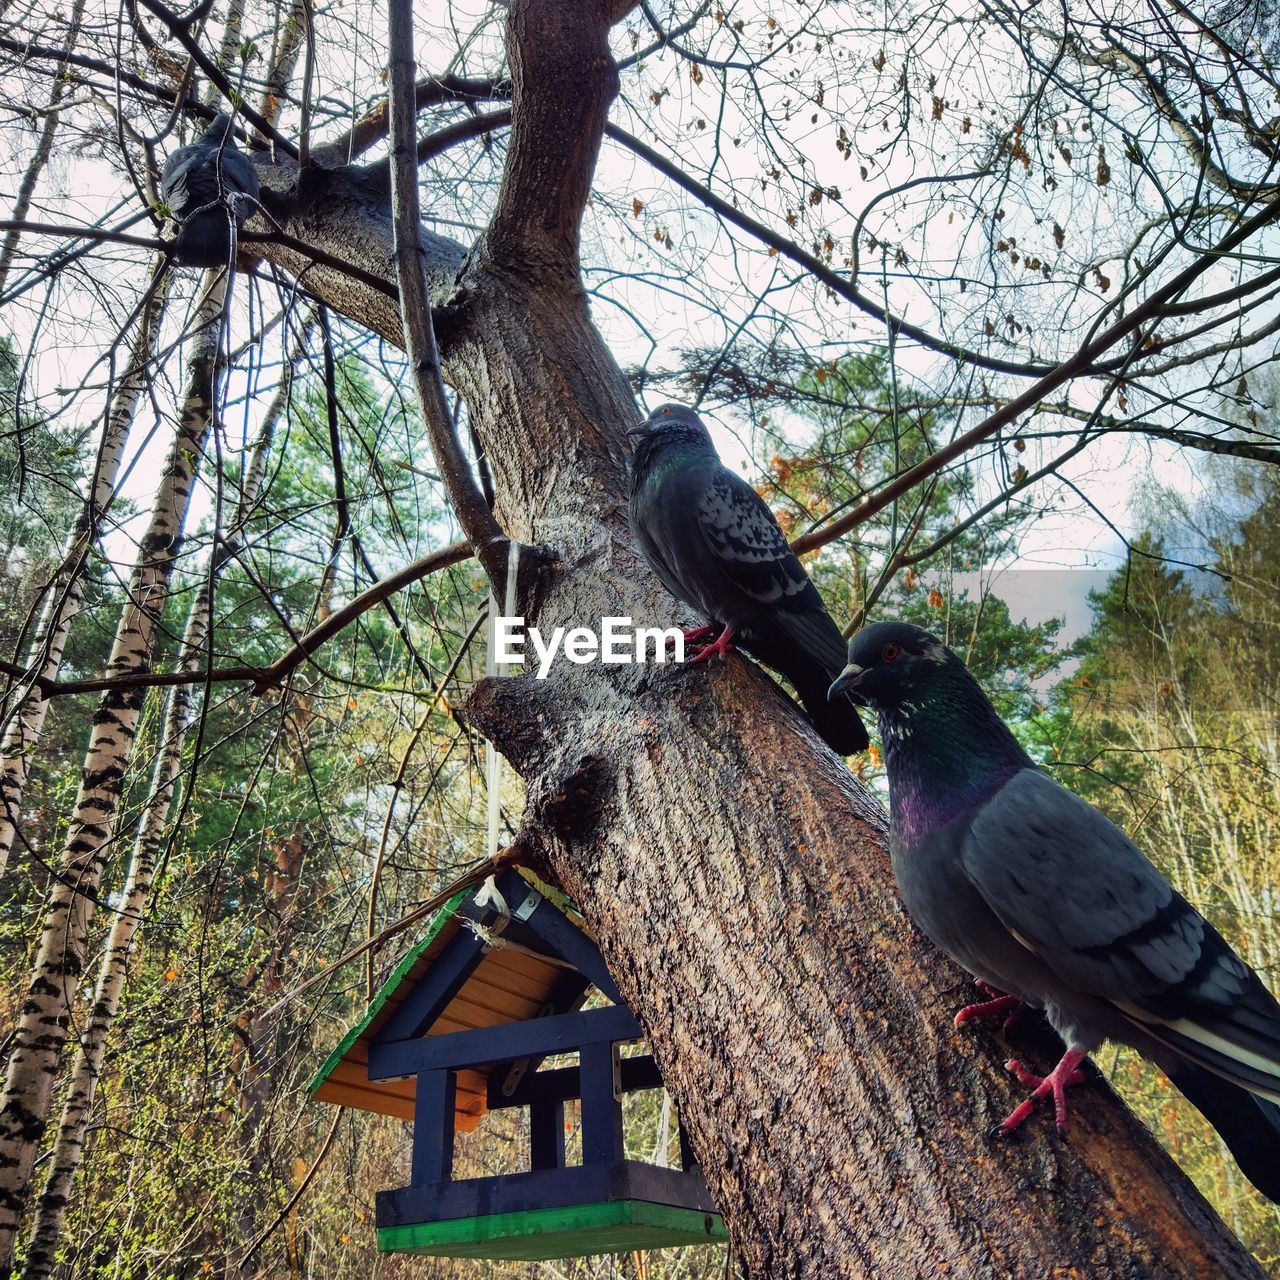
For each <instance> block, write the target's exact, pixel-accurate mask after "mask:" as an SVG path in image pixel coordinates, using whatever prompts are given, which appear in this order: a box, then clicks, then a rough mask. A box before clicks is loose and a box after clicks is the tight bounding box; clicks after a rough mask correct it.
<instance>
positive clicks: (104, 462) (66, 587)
mask: <svg viewBox="0 0 1280 1280" xmlns="http://www.w3.org/2000/svg"><path fill="white" fill-rule="evenodd" d="M160 271H161V267H160V264H157V267H156V272H157V274H155V275H153V285H152V289H151V293H150V295H149V297H148V299H147V302H146V303H145V305H144V306H143V309H142V314H141V315H140V316H139V317H138V327H137V329H136V331H135V333H134V338H133V344H132V347H131V350H130V352H129V362H128V364H127V366H126V367H125V370H124V373H123V375H122V376H121V378H120V380H119V382H118V383H117V384H116V389H115V393H114V395H113V396H112V399H111V402H110V404H109V407H108V409H107V414H106V421H105V423H104V424H103V428H102V438H101V440H100V441H99V444H98V456H97V459H96V461H95V464H94V471H93V480H92V483H91V485H90V488H89V494H88V497H87V498H86V499H85V504H84V507H83V509H82V510H81V512H80V515H79V517H78V518H77V520H76V523H75V525H74V526H73V527H72V529H71V531H70V532H69V533H68V534H67V538H66V542H65V543H64V544H63V549H62V559H61V561H60V563H59V567H58V571H57V572H56V573H55V574H54V576H53V580H52V581H51V582H50V583H49V586H48V587H47V588H46V591H45V598H44V606H43V609H42V611H41V616H40V621H39V624H38V626H37V629H36V636H35V640H34V641H33V643H32V645H31V648H30V650H29V652H28V655H27V668H28V670H29V671H30V672H31V674H32V675H33V676H37V677H42V678H44V679H47V680H53V679H56V678H57V675H58V671H59V670H60V668H61V666H62V655H63V652H64V651H65V649H66V646H67V638H68V636H69V635H70V633H71V625H72V623H73V622H74V621H75V617H76V614H77V612H78V611H79V608H80V603H81V601H82V599H83V598H84V588H85V579H84V560H85V555H86V553H87V552H88V550H89V548H90V547H91V546H92V545H93V541H94V539H95V538H96V537H97V533H98V522H99V520H100V519H101V518H102V513H103V512H104V511H105V510H106V509H107V506H108V504H109V503H110V502H111V499H112V497H113V496H114V493H115V485H116V476H117V474H118V473H119V470H120V459H121V458H122V457H123V456H124V447H125V443H126V441H127V440H128V437H129V429H130V427H131V426H132V425H133V419H134V415H135V414H136V413H137V411H138V405H139V402H140V401H141V400H142V397H143V393H144V392H145V391H146V389H147V386H148V385H149V377H148V369H149V368H150V364H151V361H152V359H153V358H154V356H155V345H156V334H157V333H158V332H159V330H160V322H161V320H162V319H163V316H164V310H165V302H166V300H167V297H168V276H167V275H161V274H159V272H160ZM7 711H8V716H7V727H6V729H5V732H4V738H3V740H0V876H2V875H3V874H4V872H5V869H6V868H7V866H8V863H9V858H10V855H11V854H12V852H13V843H14V840H15V839H17V838H19V836H20V835H21V825H20V823H21V804H22V794H23V791H24V790H25V788H26V785H27V776H28V774H29V773H30V771H31V759H32V756H33V755H34V754H35V752H36V750H37V749H38V748H39V746H40V736H41V734H42V733H43V732H44V721H45V716H46V715H47V714H48V711H49V701H48V699H47V698H43V697H41V696H40V694H39V693H38V692H37V691H36V690H35V689H34V687H33V682H27V683H26V686H25V687H22V685H21V684H19V686H18V689H17V692H16V695H15V696H14V698H13V700H12V701H11V703H10V705H9V707H8V708H7Z"/></svg>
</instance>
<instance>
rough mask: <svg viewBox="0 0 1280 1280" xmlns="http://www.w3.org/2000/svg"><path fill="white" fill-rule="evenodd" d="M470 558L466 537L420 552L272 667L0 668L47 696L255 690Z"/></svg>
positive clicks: (310, 633) (275, 681)
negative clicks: (114, 672) (210, 687)
mask: <svg viewBox="0 0 1280 1280" xmlns="http://www.w3.org/2000/svg"><path fill="white" fill-rule="evenodd" d="M470 558H471V548H470V547H469V546H468V545H467V544H466V543H465V542H453V543H450V544H449V546H447V547H442V548H441V549H440V550H439V551H432V552H429V553H428V554H427V555H425V556H420V557H419V558H418V559H417V560H414V561H413V562H412V563H411V564H407V565H405V567H404V568H403V569H399V570H397V571H396V572H395V573H390V574H388V575H387V576H386V577H385V578H380V579H379V580H378V581H377V582H375V583H373V585H372V586H368V587H366V588H365V589H364V590H363V591H362V592H360V594H359V595H357V596H353V597H352V598H351V599H350V600H348V601H347V603H346V604H344V605H342V606H341V607H340V608H338V609H335V610H334V611H333V612H332V613H331V614H329V615H328V617H326V618H325V619H324V621H323V622H321V623H319V624H318V625H317V626H315V627H313V628H312V629H311V630H310V631H308V632H307V633H306V635H304V636H301V637H299V639H298V642H297V644H295V645H294V646H293V647H292V648H290V649H288V650H286V651H285V652H284V653H282V654H281V655H280V656H279V657H278V658H277V659H276V660H275V661H274V662H273V663H272V664H271V665H270V666H269V667H251V666H246V665H243V664H242V665H237V666H231V667H215V668H213V669H212V670H203V671H154V672H144V673H141V674H138V675H127V676H100V677H96V678H94V679H89V680H48V679H44V678H41V677H39V676H36V677H34V678H33V677H32V675H31V672H30V671H28V670H27V669H26V668H25V667H23V666H21V665H20V664H18V663H16V662H7V661H4V660H2V659H0V672H2V673H3V674H5V675H7V676H12V677H14V678H15V679H18V680H24V681H29V682H30V684H31V687H32V688H33V689H38V690H39V691H40V695H41V696H42V697H44V698H60V697H68V696H70V695H71V694H76V693H97V692H100V691H101V690H104V689H148V688H155V687H159V686H167V685H175V684H204V683H209V684H229V683H232V682H235V681H241V680H243V681H248V682H250V683H251V684H252V685H253V691H254V692H255V693H264V692H265V691H266V690H268V689H270V688H272V687H274V686H275V685H278V684H280V683H281V682H282V681H283V680H285V679H286V678H287V677H288V676H290V675H292V674H293V672H294V671H296V670H297V669H298V667H300V666H301V665H302V664H303V663H304V662H305V661H306V660H307V659H308V658H309V657H310V656H311V655H312V654H313V653H315V651H316V650H317V649H319V648H320V646H321V645H322V644H324V643H325V641H327V640H331V639H333V637H334V636H336V635H337V634H338V632H340V631H342V630H343V629H344V628H345V627H346V626H348V625H349V624H350V623H352V622H354V621H355V620H356V619H357V618H358V617H360V615H361V614H363V613H368V611H369V610H370V609H372V608H374V607H375V606H376V605H379V604H381V603H382V602H383V601H384V600H386V599H388V598H389V597H390V596H393V595H395V594H396V592H397V591H402V590H404V588H405V587H407V586H410V585H412V584H413V583H415V582H418V581H420V580H421V579H423V578H425V577H427V576H428V575H430V574H433V573H437V572H439V571H440V570H441V569H447V568H448V567H449V566H450V565H455V564H461V563H462V562H463V561H464V560H469V559H470Z"/></svg>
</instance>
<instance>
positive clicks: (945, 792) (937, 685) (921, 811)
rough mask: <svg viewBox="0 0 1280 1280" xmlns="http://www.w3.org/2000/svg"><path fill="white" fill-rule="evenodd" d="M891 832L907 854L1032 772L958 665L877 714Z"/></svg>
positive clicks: (944, 669)
mask: <svg viewBox="0 0 1280 1280" xmlns="http://www.w3.org/2000/svg"><path fill="white" fill-rule="evenodd" d="M879 720H880V736H881V740H882V741H883V742H884V747H885V763H886V765H887V766H888V771H889V798H890V806H891V811H892V824H893V828H894V832H895V835H896V836H897V837H898V840H899V842H900V843H901V844H903V845H905V846H906V847H908V848H909V847H910V846H912V845H914V844H916V843H917V842H918V841H919V840H921V839H922V838H923V837H925V836H927V835H928V834H929V833H930V832H932V831H937V830H939V829H941V828H942V827H945V826H948V825H950V824H951V823H952V822H954V821H955V820H956V819H957V818H960V817H963V816H964V815H965V814H967V813H971V812H973V811H974V810H976V809H978V808H979V807H981V805H983V804H984V803H985V802H986V801H987V800H989V799H990V798H991V797H992V796H993V795H994V794H995V793H996V792H997V791H999V790H1000V788H1001V787H1002V786H1004V784H1005V783H1006V782H1007V781H1008V780H1009V779H1010V778H1011V777H1012V776H1013V775H1014V774H1015V773H1017V772H1018V771H1019V770H1020V769H1033V768H1035V761H1033V760H1032V759H1031V757H1030V756H1029V755H1027V753H1026V752H1025V751H1024V750H1023V749H1022V745H1021V744H1020V743H1019V742H1018V740H1017V739H1016V738H1015V737H1014V736H1013V734H1012V733H1011V732H1010V730H1009V727H1008V725H1006V724H1005V723H1004V721H1003V720H1001V719H1000V717H999V716H998V715H997V714H996V711H995V708H994V707H993V706H992V705H991V703H990V702H989V701H988V700H987V696H986V694H984V693H983V692H982V689H981V688H980V687H979V685H978V683H977V681H976V680H974V678H973V677H972V676H971V675H970V674H969V673H968V671H966V670H965V668H964V667H963V665H962V664H961V663H960V662H959V661H958V660H957V659H955V658H951V659H950V660H949V661H947V662H946V663H944V664H943V665H941V666H940V667H939V668H938V670H937V671H936V672H935V673H933V674H932V675H931V676H930V678H928V679H927V680H925V681H922V682H921V683H920V684H919V685H917V686H916V687H915V688H913V689H911V690H910V691H909V692H908V693H907V695H906V696H905V697H904V698H903V699H902V700H901V701H900V702H898V703H897V704H896V705H895V706H892V707H882V708H881V709H880V712H879Z"/></svg>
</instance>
